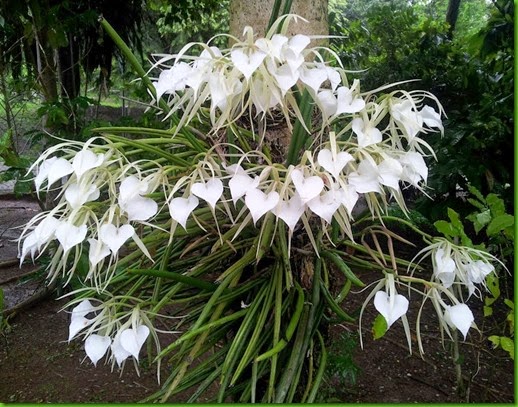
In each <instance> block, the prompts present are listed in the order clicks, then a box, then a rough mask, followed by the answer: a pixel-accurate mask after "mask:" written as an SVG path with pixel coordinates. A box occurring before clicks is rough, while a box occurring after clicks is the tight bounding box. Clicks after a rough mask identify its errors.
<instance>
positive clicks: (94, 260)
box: [88, 239, 110, 267]
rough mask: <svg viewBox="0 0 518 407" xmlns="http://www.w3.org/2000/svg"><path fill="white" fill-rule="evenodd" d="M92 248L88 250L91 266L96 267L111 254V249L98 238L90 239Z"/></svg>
mask: <svg viewBox="0 0 518 407" xmlns="http://www.w3.org/2000/svg"><path fill="white" fill-rule="evenodd" d="M88 243H90V250H89V251H88V261H89V262H90V267H95V266H96V265H97V264H98V263H99V262H100V261H101V260H102V259H104V258H105V257H107V256H109V255H110V249H109V248H108V247H107V246H106V245H104V244H103V242H101V241H99V240H97V239H88Z"/></svg>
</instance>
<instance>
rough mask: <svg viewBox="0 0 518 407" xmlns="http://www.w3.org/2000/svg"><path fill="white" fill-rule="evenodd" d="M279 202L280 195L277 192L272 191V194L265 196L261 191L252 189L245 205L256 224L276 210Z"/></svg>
mask: <svg viewBox="0 0 518 407" xmlns="http://www.w3.org/2000/svg"><path fill="white" fill-rule="evenodd" d="M278 202H279V194H278V193H277V192H276V191H271V192H270V193H268V194H265V193H264V192H263V191H261V190H259V189H252V190H249V191H248V192H247V193H246V196H245V205H246V207H247V208H248V210H249V211H250V214H251V215H252V219H253V220H254V224H255V223H256V222H257V221H258V220H259V219H260V218H261V216H263V215H264V214H265V213H266V212H268V211H270V210H272V209H273V208H275V206H277V203H278Z"/></svg>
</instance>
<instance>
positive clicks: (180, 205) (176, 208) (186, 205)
mask: <svg viewBox="0 0 518 407" xmlns="http://www.w3.org/2000/svg"><path fill="white" fill-rule="evenodd" d="M198 204H199V200H198V198H196V197H195V196H194V195H190V196H189V197H188V198H173V199H171V202H169V213H170V214H171V218H172V219H173V220H175V221H176V222H178V223H179V224H180V225H182V227H183V228H184V229H186V224H187V219H188V218H189V215H190V214H191V213H192V211H193V210H194V209H195V208H196V207H197V206H198Z"/></svg>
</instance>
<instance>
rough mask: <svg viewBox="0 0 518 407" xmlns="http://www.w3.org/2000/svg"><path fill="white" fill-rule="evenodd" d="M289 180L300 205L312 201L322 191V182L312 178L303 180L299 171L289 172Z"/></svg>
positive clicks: (314, 177)
mask: <svg viewBox="0 0 518 407" xmlns="http://www.w3.org/2000/svg"><path fill="white" fill-rule="evenodd" d="M291 179H292V181H293V185H295V189H296V190H297V192H298V194H299V196H300V200H301V201H302V203H306V202H308V201H310V200H312V199H313V198H315V197H316V196H317V195H319V194H320V192H321V191H322V189H324V181H322V179H321V178H320V177H317V176H312V177H307V178H305V177H304V174H303V173H302V171H301V170H299V169H295V170H293V171H292V172H291Z"/></svg>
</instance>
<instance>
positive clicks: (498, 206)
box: [486, 194, 505, 217]
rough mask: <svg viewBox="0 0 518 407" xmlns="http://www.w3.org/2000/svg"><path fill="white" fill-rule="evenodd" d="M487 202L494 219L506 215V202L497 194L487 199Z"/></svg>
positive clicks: (490, 195)
mask: <svg viewBox="0 0 518 407" xmlns="http://www.w3.org/2000/svg"><path fill="white" fill-rule="evenodd" d="M486 202H487V204H488V206H489V208H490V209H491V213H492V214H493V216H494V217H497V216H499V215H503V214H504V213H505V205H504V201H503V200H502V198H500V197H499V196H498V195H497V194H489V195H488V196H487V197H486Z"/></svg>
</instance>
